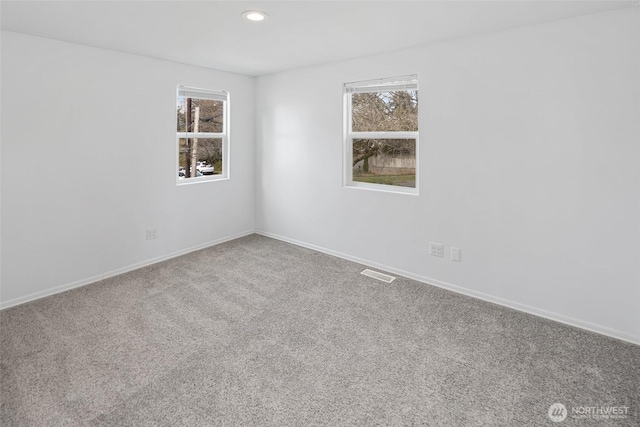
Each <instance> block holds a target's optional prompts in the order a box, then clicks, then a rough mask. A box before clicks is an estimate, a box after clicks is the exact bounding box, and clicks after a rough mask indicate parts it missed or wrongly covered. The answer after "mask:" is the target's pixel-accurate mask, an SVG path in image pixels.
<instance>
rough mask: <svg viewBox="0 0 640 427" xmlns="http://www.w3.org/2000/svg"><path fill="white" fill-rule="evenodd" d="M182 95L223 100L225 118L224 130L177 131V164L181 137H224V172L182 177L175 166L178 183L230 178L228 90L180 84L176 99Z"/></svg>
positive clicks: (186, 183)
mask: <svg viewBox="0 0 640 427" xmlns="http://www.w3.org/2000/svg"><path fill="white" fill-rule="evenodd" d="M180 96H186V97H189V98H195V99H213V100H216V101H223V102H224V104H223V110H222V111H223V115H224V117H223V119H222V132H176V162H175V166H176V167H179V165H180V138H190V139H209V138H217V139H222V173H221V174H217V175H203V176H199V177H198V176H197V177H191V178H185V179H180V178H179V177H178V173H177V168H176V167H174V171H173V173H174V175H175V177H176V183H177V184H178V185H188V184H197V183H201V182H210V181H221V180H225V179H229V177H230V174H229V163H230V162H229V154H230V153H229V151H230V150H229V133H230V129H229V124H230V120H229V111H230V103H231V101H230V96H229V92H227V91H217V90H209V89H201V88H194V87H190V86H178V88H177V90H176V100H177V99H178V97H180Z"/></svg>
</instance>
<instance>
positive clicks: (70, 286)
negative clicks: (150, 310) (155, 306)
mask: <svg viewBox="0 0 640 427" xmlns="http://www.w3.org/2000/svg"><path fill="white" fill-rule="evenodd" d="M250 234H254V232H253V230H251V231H245V232H242V233H238V234H234V235H232V236H227V237H223V238H221V239H217V240H213V241H210V242H207V243H202V244H200V245H196V246H191V247H189V248H186V249H182V250H179V251H176V252H171V253H169V254H167V255H162V256H159V257H156V258H151V259H148V260H146V261H142V262H138V263H135V264H131V265H128V266H126V267H123V268H118V269H116V270H111V271H108V272H106V273H103V274H98V275H95V276H92V277H87V278H86V279H81V280H77V281H75V282H71V283H67V284H64V285H60V286H56V287H54V288H51V289H46V290H44V291H40V292H35V293H32V294H29V295H25V296H23V297H18V298H14V299H11V300H8V301H1V302H0V310H3V309H5V308H9V307H14V306H16V305H20V304H24V303H26V302H29V301H33V300H36V299H40V298H44V297H48V296H50V295H54V294H59V293H60V292H64V291H68V290H71V289H74V288H79V287H81V286H86V285H90V284H91V283H95V282H98V281H100V280H104V279H107V278H109V277H113V276H117V275H119V274H123V273H127V272H129V271H132V270H137V269H138V268H142V267H146V266H148V265H151V264H157V263H159V262H162V261H166V260H168V259H171V258H175V257H179V256H181V255H185V254H188V253H189V252H194V251H198V250H200V249H204V248H208V247H210V246H215V245H219V244H220V243H224V242H228V241H229V240H235V239H238V238H240V237H244V236H248V235H250Z"/></svg>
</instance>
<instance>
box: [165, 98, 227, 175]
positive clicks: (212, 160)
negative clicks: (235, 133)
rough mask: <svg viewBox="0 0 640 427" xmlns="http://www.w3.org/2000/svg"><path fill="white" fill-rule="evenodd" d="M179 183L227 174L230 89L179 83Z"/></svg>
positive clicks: (177, 139) (177, 134)
mask: <svg viewBox="0 0 640 427" xmlns="http://www.w3.org/2000/svg"><path fill="white" fill-rule="evenodd" d="M176 106H177V107H176V109H177V112H176V115H177V133H176V143H177V146H178V161H177V163H178V164H177V180H178V183H187V182H200V181H211V180H216V179H221V178H228V177H229V93H228V92H224V91H214V90H207V89H196V88H191V87H186V86H178V96H177V103H176Z"/></svg>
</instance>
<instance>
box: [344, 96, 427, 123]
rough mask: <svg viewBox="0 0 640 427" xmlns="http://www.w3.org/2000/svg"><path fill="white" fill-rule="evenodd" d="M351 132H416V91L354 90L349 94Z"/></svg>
mask: <svg viewBox="0 0 640 427" xmlns="http://www.w3.org/2000/svg"><path fill="white" fill-rule="evenodd" d="M351 107H352V108H351V111H352V115H351V119H352V131H354V132H392V131H403V132H416V131H417V130H418V91H417V90H402V91H395V92H374V93H354V94H352V95H351Z"/></svg>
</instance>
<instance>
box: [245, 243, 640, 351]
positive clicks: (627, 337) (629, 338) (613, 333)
mask: <svg viewBox="0 0 640 427" xmlns="http://www.w3.org/2000/svg"><path fill="white" fill-rule="evenodd" d="M256 234H260V235H262V236H265V237H270V238H272V239H277V240H281V241H283V242H287V243H291V244H294V245H297V246H302V247H304V248H308V249H312V250H314V251H318V252H322V253H325V254H328V255H333V256H336V257H338V258H342V259H346V260H348V261H353V262H357V263H359V264H363V265H366V266H369V267H374V268H377V269H380V270H384V271H387V272H390V273H394V274H397V275H400V276H404V277H406V278H408V279H412V280H416V281H418V282H422V283H426V284H428V285H432V286H437V287H439V288H442V289H446V290H449V291H453V292H457V293H459V294H462V295H466V296H469V297H472V298H477V299H480V300H483V301H487V302H490V303H493V304H498V305H501V306H503V307H507V308H511V309H514V310H518V311H523V312H525V313H529V314H533V315H534V316H538V317H543V318H545V319H549V320H553V321H555V322H560V323H564V324H565V325H569V326H574V327H576V328H580V329H585V330H587V331H590V332H594V333H597V334H600V335H605V336H608V337H610V338H615V339H618V340H621V341H626V342H629V343H632V344H636V345H640V337H637V336H633V335H631V334H628V333H626V332H621V331H618V330H615V329H611V328H608V327H605V326H601V325H598V324H595V323H591V322H587V321H584V320H580V319H574V318H572V317H568V316H564V315H562V314H558V313H554V312H551V311H547V310H544V309H541V308H536V307H531V306H529V305H526V304H521V303H518V302H515V301H510V300H507V299H504V298H500V297H496V296H493V295H489V294H485V293H483V292H478V291H474V290H472V289H468V288H464V287H462V286H458V285H454V284H451V283H447V282H443V281H441V280H436V279H432V278H430V277H425V276H420V275H418V274H414V273H411V272H408V271H404V270H400V269H397V268H393V267H389V266H388V265H384V264H380V263H377V262H373V261H369V260H366V259H362V258H358V257H354V256H351V255H348V254H344V253H341V252H337V251H334V250H331V249H327V248H323V247H320V246H316V245H313V244H310V243H306V242H301V241H299V240H295V239H291V238H288V237H284V236H280V235H278V234H274V233H269V232H266V231H256Z"/></svg>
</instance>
